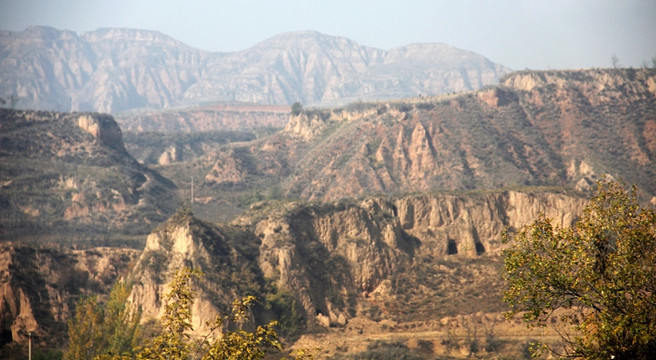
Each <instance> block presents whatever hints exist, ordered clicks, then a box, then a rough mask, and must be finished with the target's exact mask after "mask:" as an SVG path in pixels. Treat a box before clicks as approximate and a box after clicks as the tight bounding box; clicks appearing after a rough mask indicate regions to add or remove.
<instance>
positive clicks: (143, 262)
mask: <svg viewBox="0 0 656 360" xmlns="http://www.w3.org/2000/svg"><path fill="white" fill-rule="evenodd" d="M184 267H188V268H195V269H199V270H201V271H203V273H204V274H205V275H204V276H202V277H200V278H199V279H196V280H195V281H194V286H195V288H194V292H195V294H196V297H195V299H194V303H193V304H192V314H193V317H192V325H193V327H194V330H195V331H196V333H198V334H206V333H207V332H208V330H209V327H208V326H207V324H206V322H207V321H211V320H213V319H214V318H215V317H216V316H217V315H219V314H221V313H222V312H221V310H225V308H222V306H225V305H226V304H227V305H229V304H231V303H232V301H233V300H234V299H236V298H237V297H238V296H239V295H240V294H241V295H244V294H243V292H240V291H238V290H239V289H242V290H243V288H241V287H240V285H239V284H235V283H234V281H233V280H232V276H233V272H238V271H243V272H245V275H244V276H245V277H247V275H248V273H250V271H251V270H250V269H251V266H250V265H249V260H248V257H247V256H245V255H244V254H243V252H242V251H241V250H240V249H239V248H237V247H234V246H232V245H231V244H229V243H228V242H227V239H226V237H225V235H224V234H223V233H222V231H221V230H220V229H219V228H218V227H216V226H213V225H210V224H207V223H204V222H201V221H199V220H197V219H195V218H194V217H193V216H192V215H191V214H190V213H181V212H179V213H177V214H175V215H174V216H173V217H172V218H171V219H169V220H168V221H167V222H166V223H164V224H162V225H161V226H160V227H158V228H157V229H156V230H155V231H153V233H151V234H150V235H149V236H148V239H147V240H146V247H145V248H144V250H143V252H142V253H141V255H140V257H139V259H138V261H137V263H136V265H135V267H134V269H133V271H132V272H131V274H130V278H131V279H133V281H134V285H133V289H132V293H131V296H130V300H131V301H132V303H133V304H135V305H136V306H139V307H141V308H142V310H143V317H142V322H144V323H145V322H148V321H150V320H152V319H157V318H160V317H161V316H162V315H164V312H165V306H166V303H167V302H166V299H165V296H166V294H168V292H169V290H170V289H169V286H168V284H169V283H170V282H171V280H172V279H173V277H174V275H175V273H176V271H178V270H179V269H182V268H184ZM215 335H218V334H215Z"/></svg>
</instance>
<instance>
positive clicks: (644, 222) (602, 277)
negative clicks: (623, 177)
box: [504, 181, 656, 359]
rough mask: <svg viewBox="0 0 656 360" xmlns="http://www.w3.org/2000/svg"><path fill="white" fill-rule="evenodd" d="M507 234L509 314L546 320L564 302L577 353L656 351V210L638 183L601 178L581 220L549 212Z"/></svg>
mask: <svg viewBox="0 0 656 360" xmlns="http://www.w3.org/2000/svg"><path fill="white" fill-rule="evenodd" d="M504 240H505V241H510V242H511V246H510V247H509V248H508V249H507V250H506V251H504V257H505V269H506V274H505V279H506V281H507V286H508V287H507V289H506V291H505V293H504V301H506V302H507V303H508V304H509V306H510V311H509V314H508V315H509V316H512V315H514V314H517V313H522V315H523V318H524V320H525V321H526V322H527V323H528V324H529V325H530V326H535V325H537V326H545V325H546V322H547V320H548V319H549V317H550V316H551V315H553V313H554V311H556V310H557V309H565V312H564V313H565V315H563V316H562V317H561V321H562V322H563V323H564V324H565V326H573V327H574V329H576V334H574V335H571V336H570V335H567V334H566V332H562V333H561V334H562V336H563V339H564V340H565V342H566V344H567V348H566V354H565V355H567V356H570V357H576V358H586V359H612V358H614V359H648V358H652V356H653V355H654V354H656V266H655V264H656V211H655V209H654V208H641V207H640V205H639V202H638V199H637V196H636V189H635V187H632V188H631V189H628V190H627V189H626V188H625V186H624V185H623V184H621V183H619V182H614V181H602V182H600V183H599V184H598V188H597V191H596V194H595V196H594V197H593V198H592V199H591V200H590V202H589V204H588V205H587V206H586V208H585V210H584V212H583V215H582V217H581V219H580V221H578V223H577V224H576V226H575V227H573V228H560V227H558V226H555V225H553V224H552V223H551V221H550V220H549V219H547V218H546V217H544V216H543V215H542V216H540V217H539V218H538V219H537V220H536V221H535V222H533V223H532V224H530V225H528V226H525V227H524V228H522V229H521V230H520V231H519V232H517V233H516V234H515V235H514V236H509V235H508V234H505V235H504ZM563 330H564V329H563Z"/></svg>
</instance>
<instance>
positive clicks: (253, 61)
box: [0, 27, 508, 113]
mask: <svg viewBox="0 0 656 360" xmlns="http://www.w3.org/2000/svg"><path fill="white" fill-rule="evenodd" d="M2 34H3V35H2V36H0V47H1V50H0V73H1V74H2V75H1V76H0V94H2V95H3V96H7V97H9V96H11V95H16V96H17V97H18V98H19V103H18V106H19V107H21V108H28V109H43V110H59V111H71V110H72V111H98V112H107V113H116V112H120V111H125V110H131V109H170V108H174V107H181V106H193V105H196V104H202V103H208V102H234V101H238V102H250V103H261V104H273V105H290V104H292V103H293V102H296V101H301V102H303V103H304V104H344V103H346V102H349V101H353V100H355V99H364V100H373V99H389V98H394V97H409V96H416V94H418V93H422V94H437V93H443V92H454V91H463V90H473V89H477V88H480V87H482V86H485V85H490V84H493V83H495V82H496V81H497V80H498V78H499V77H501V76H502V75H503V74H505V73H506V72H508V69H507V68H505V67H503V66H501V65H498V64H495V63H493V62H491V61H490V60H489V59H486V58H484V57H483V56H481V55H478V54H475V53H473V52H470V51H465V50H460V49H456V48H453V47H449V46H448V45H444V44H437V45H436V47H433V48H434V49H441V51H433V52H432V53H430V54H422V53H421V52H417V53H414V55H413V56H414V57H413V56H409V55H408V54H412V53H413V52H412V51H408V49H414V48H416V47H417V46H415V45H412V46H409V48H408V49H405V48H404V47H399V48H396V49H392V50H389V51H386V50H381V49H376V48H372V47H367V46H363V45H360V44H358V43H357V42H355V41H353V40H350V39H347V38H344V37H336V36H330V35H325V34H322V33H319V32H316V31H300V32H287V33H283V34H280V35H277V36H274V37H271V38H269V39H266V40H264V41H262V42H259V43H257V44H255V45H254V46H252V47H249V48H247V49H244V50H240V51H236V52H231V53H221V52H208V51H204V50H200V49H196V48H193V47H191V46H188V45H186V44H184V43H182V42H180V41H178V40H175V39H173V38H171V37H169V36H167V35H165V34H163V33H161V32H157V31H150V30H135V29H122V28H104V29H98V30H95V31H90V32H85V33H81V34H77V33H75V32H72V31H68V30H57V29H55V28H50V27H29V28H27V29H26V30H24V31H22V32H3V33H2ZM422 46H423V47H426V45H422ZM442 53H448V54H447V55H448V57H449V58H451V59H452V60H453V59H456V61H455V62H454V61H451V60H449V61H446V60H448V59H445V61H442V60H440V59H441V58H442V57H443V55H442ZM453 54H458V55H457V56H454V55H453ZM401 55H403V56H401ZM418 56H419V57H423V58H421V59H420V58H417V57H418ZM400 68H405V69H406V71H399V69H400ZM408 69H411V70H412V71H407V70H408Z"/></svg>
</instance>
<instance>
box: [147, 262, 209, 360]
mask: <svg viewBox="0 0 656 360" xmlns="http://www.w3.org/2000/svg"><path fill="white" fill-rule="evenodd" d="M201 275H202V273H201V272H200V271H199V270H191V269H189V268H183V269H182V270H180V271H178V272H177V273H176V275H175V277H174V278H173V281H172V282H171V284H170V287H171V290H170V291H169V293H168V294H167V295H166V296H165V297H164V301H165V302H166V306H165V310H164V317H163V319H162V325H163V327H164V329H163V331H162V333H161V334H160V335H159V336H157V337H155V338H154V339H153V340H152V341H151V342H150V344H148V345H146V346H145V347H143V348H142V349H141V351H140V352H139V354H138V356H137V358H138V359H187V358H189V356H190V354H191V345H190V341H189V334H188V332H189V331H191V330H193V326H192V325H191V305H192V303H193V300H194V295H193V293H192V291H191V285H190V282H191V278H192V277H199V276H201Z"/></svg>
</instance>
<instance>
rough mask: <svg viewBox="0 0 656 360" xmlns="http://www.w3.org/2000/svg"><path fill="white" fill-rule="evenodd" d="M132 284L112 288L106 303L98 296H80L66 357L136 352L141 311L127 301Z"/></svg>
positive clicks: (131, 353)
mask: <svg viewBox="0 0 656 360" xmlns="http://www.w3.org/2000/svg"><path fill="white" fill-rule="evenodd" d="M130 290H131V286H130V285H129V284H127V283H126V282H124V281H119V282H117V283H116V284H115V285H114V287H113V288H112V291H111V293H110V294H109V298H108V299H107V302H106V303H105V304H101V303H100V302H99V301H98V297H97V296H92V297H87V298H83V299H81V300H80V301H79V302H78V304H77V307H76V308H75V316H74V317H73V319H71V320H70V321H69V323H68V337H69V345H68V349H67V351H66V353H65V354H64V359H71V360H73V359H75V360H78V359H81V360H84V359H89V360H90V359H94V358H96V357H99V356H107V355H125V356H131V355H133V349H134V347H135V346H136V345H137V341H138V339H139V331H138V330H139V320H140V318H141V314H140V312H137V311H132V310H131V309H130V307H129V304H128V303H127V299H128V296H129V295H130Z"/></svg>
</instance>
